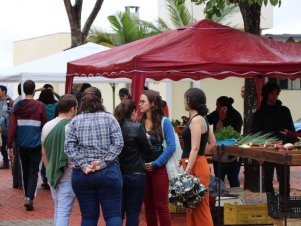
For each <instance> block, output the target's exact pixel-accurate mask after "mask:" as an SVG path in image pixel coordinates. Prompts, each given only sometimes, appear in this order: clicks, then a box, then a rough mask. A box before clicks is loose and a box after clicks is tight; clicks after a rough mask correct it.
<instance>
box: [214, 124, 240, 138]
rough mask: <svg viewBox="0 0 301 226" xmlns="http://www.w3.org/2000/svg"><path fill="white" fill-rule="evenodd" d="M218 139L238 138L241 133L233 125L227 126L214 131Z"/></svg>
mask: <svg viewBox="0 0 301 226" xmlns="http://www.w3.org/2000/svg"><path fill="white" fill-rule="evenodd" d="M214 135H215V139H216V140H228V139H238V138H239V137H240V134H239V133H238V132H237V131H236V130H234V129H233V127H232V126H227V127H224V128H222V129H221V130H218V131H216V132H215V133H214Z"/></svg>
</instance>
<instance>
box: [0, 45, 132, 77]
mask: <svg viewBox="0 0 301 226" xmlns="http://www.w3.org/2000/svg"><path fill="white" fill-rule="evenodd" d="M108 49H109V48H107V47H104V46H101V45H98V44H94V43H87V44H84V45H81V46H78V47H75V48H72V49H68V50H65V51H62V52H60V53H57V54H54V55H51V56H48V57H44V58H41V59H38V60H34V61H30V62H28V63H25V64H21V65H17V66H15V67H11V68H5V69H1V70H0V82H22V81H25V80H27V79H31V80H33V81H35V82H57V83H61V82H65V81H66V72H67V63H68V62H69V61H73V60H77V59H80V58H82V57H85V56H89V55H92V54H94V53H98V52H102V51H106V50H108ZM74 82H107V83H114V82H130V80H129V79H126V78H123V79H107V78H99V77H97V78H78V79H74Z"/></svg>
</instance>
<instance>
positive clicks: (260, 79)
mask: <svg viewBox="0 0 301 226" xmlns="http://www.w3.org/2000/svg"><path fill="white" fill-rule="evenodd" d="M254 80H255V86H256V96H257V108H259V107H260V103H261V88H262V87H263V85H264V77H263V76H261V75H258V76H257V77H255V78H254Z"/></svg>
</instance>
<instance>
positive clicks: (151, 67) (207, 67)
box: [67, 20, 301, 80]
mask: <svg viewBox="0 0 301 226" xmlns="http://www.w3.org/2000/svg"><path fill="white" fill-rule="evenodd" d="M137 72H142V73H143V74H145V77H146V78H152V79H155V80H161V79H163V78H170V79H172V80H180V79H182V78H192V79H201V78H205V77H214V78H218V79H222V78H225V77H227V76H238V77H252V76H254V75H256V76H257V75H263V76H268V77H282V78H288V77H289V78H291V79H294V78H296V77H301V46H299V45H297V44H289V43H282V42H277V41H273V40H270V39H266V38H263V37H260V36H256V35H252V34H249V33H246V32H242V31H239V30H237V29H234V28H231V27H227V26H224V25H220V24H217V23H214V22H211V21H209V20H202V21H199V22H196V23H194V24H191V25H188V26H185V27H182V28H179V29H175V30H172V31H168V32H164V33H162V34H159V35H155V36H152V37H149V38H145V39H142V40H138V41H135V42H132V43H129V44H126V45H122V46H119V47H116V48H113V49H111V50H108V51H105V52H101V53H97V54H93V55H91V56H88V57H85V58H81V59H79V60H76V61H72V62H69V63H68V70H67V74H68V76H71V77H72V76H104V77H114V78H118V77H127V78H133V76H135V73H137Z"/></svg>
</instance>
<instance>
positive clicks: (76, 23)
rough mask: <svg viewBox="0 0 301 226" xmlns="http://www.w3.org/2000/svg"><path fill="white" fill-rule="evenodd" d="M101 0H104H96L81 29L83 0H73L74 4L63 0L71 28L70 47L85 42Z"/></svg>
mask: <svg viewBox="0 0 301 226" xmlns="http://www.w3.org/2000/svg"><path fill="white" fill-rule="evenodd" d="M103 1H104V0H96V2H95V5H94V7H93V9H92V11H91V13H90V15H89V17H88V19H87V21H86V23H85V25H84V27H83V30H81V13H82V6H83V0H75V3H74V5H72V4H71V0H64V4H65V9H66V12H67V15H68V19H69V24H70V30H71V48H73V47H76V46H79V45H82V44H84V43H85V42H86V39H87V36H88V34H89V30H90V28H91V26H92V24H93V22H94V20H95V18H96V16H97V14H98V13H99V11H100V9H101V6H102V3H103Z"/></svg>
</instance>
